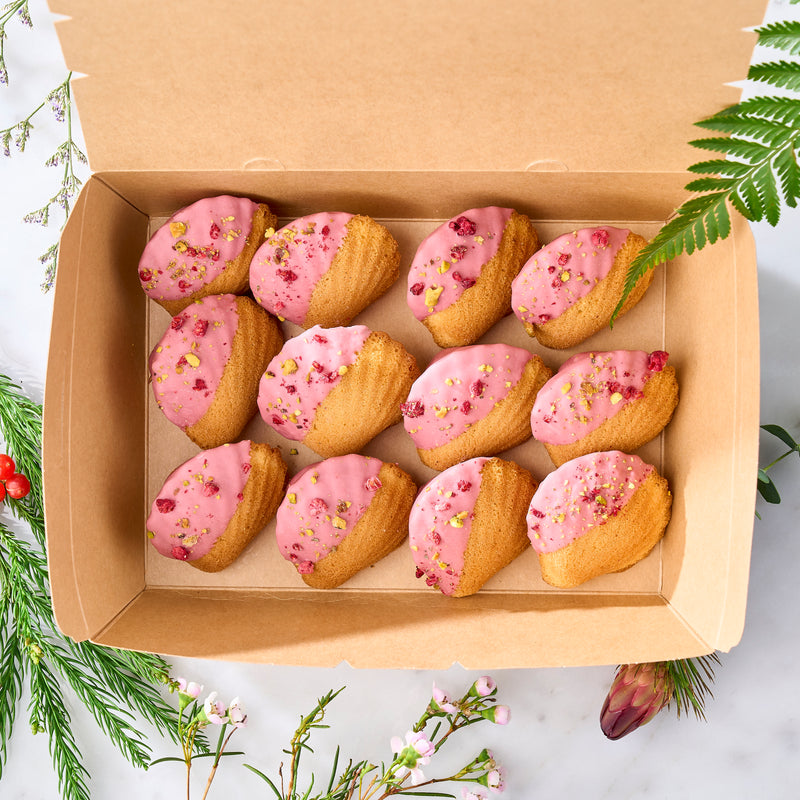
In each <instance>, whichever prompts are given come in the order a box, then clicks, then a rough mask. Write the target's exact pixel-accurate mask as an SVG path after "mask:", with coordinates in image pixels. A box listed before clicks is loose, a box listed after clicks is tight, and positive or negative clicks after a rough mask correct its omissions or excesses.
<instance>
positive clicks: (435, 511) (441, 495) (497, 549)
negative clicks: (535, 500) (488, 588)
mask: <svg viewBox="0 0 800 800" xmlns="http://www.w3.org/2000/svg"><path fill="white" fill-rule="evenodd" d="M535 489H536V482H535V481H534V480H533V478H532V477H531V474H530V473H529V472H528V471H527V470H525V469H523V468H522V467H520V466H518V465H517V464H514V463H513V462H512V461H502V460H501V459H499V458H473V459H471V460H469V461H465V462H464V463H462V464H456V466H454V467H450V469H448V470H445V471H444V472H442V473H440V474H439V475H437V476H436V477H435V478H434V479H433V480H432V481H430V483H428V484H426V485H425V486H424V487H423V488H422V489H421V490H420V493H419V495H418V496H417V499H416V500H415V501H414V505H413V507H412V509H411V516H410V518H409V522H408V541H409V545H410V546H411V553H412V556H413V558H414V563H415V564H416V568H417V570H416V574H417V577H418V578H423V577H424V578H425V582H426V583H427V584H428V586H432V587H434V588H435V589H438V590H439V591H440V592H442V594H446V595H451V596H453V597H466V596H467V595H470V594H475V592H477V591H478V590H479V589H480V588H481V587H482V586H483V585H484V583H486V581H488V580H489V578H491V577H492V576H493V575H494V574H495V573H497V572H499V571H500V570H501V569H502V568H503V567H505V566H507V565H508V564H510V563H511V562H512V561H513V560H514V559H515V558H516V557H517V556H518V555H520V553H522V552H524V551H525V550H526V549H527V547H528V537H527V528H526V525H525V512H526V511H527V509H528V504H529V503H530V498H531V497H532V495H533V493H534V491H535Z"/></svg>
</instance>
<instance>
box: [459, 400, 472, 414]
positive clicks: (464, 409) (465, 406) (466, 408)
mask: <svg viewBox="0 0 800 800" xmlns="http://www.w3.org/2000/svg"><path fill="white" fill-rule="evenodd" d="M470 411H472V405H471V404H470V402H469V400H465V401H464V402H463V403H462V404H461V413H462V414H469V412H470Z"/></svg>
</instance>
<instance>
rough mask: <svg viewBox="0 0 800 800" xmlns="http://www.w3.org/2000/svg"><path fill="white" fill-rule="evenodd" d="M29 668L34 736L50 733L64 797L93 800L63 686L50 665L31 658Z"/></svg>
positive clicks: (52, 752) (59, 785)
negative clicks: (62, 691)
mask: <svg viewBox="0 0 800 800" xmlns="http://www.w3.org/2000/svg"><path fill="white" fill-rule="evenodd" d="M28 668H29V671H30V682H29V685H30V691H31V701H30V703H29V705H28V712H29V716H30V723H31V729H32V730H33V731H34V733H39V732H42V731H47V735H48V739H49V746H50V755H51V757H52V759H53V764H54V766H55V768H56V774H57V775H58V787H59V789H60V791H61V795H62V797H63V799H64V800H89V788H88V787H87V785H86V781H87V780H88V779H89V773H88V772H87V771H86V768H85V767H84V766H83V763H82V762H81V752H80V750H79V749H78V746H77V744H76V743H75V738H74V737H73V735H72V726H71V725H70V717H69V713H68V712H67V709H66V706H65V704H64V697H63V695H62V693H61V687H60V686H59V685H58V682H57V681H56V679H55V676H54V675H53V673H52V672H51V671H50V669H49V668H48V666H47V664H46V663H43V662H41V661H40V660H38V659H30V660H29V662H28Z"/></svg>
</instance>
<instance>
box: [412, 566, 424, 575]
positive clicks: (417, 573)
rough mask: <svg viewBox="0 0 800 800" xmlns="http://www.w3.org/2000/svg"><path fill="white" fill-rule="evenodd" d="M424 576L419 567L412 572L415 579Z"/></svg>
mask: <svg viewBox="0 0 800 800" xmlns="http://www.w3.org/2000/svg"><path fill="white" fill-rule="evenodd" d="M424 574H425V573H424V572H423V571H422V570H421V569H420V568H419V567H417V568H416V569H415V570H414V577H416V578H421V577H422V576H423V575H424Z"/></svg>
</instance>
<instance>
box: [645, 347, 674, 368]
mask: <svg viewBox="0 0 800 800" xmlns="http://www.w3.org/2000/svg"><path fill="white" fill-rule="evenodd" d="M668 358H669V353H666V352H664V351H663V350H653V352H652V353H650V355H649V356H647V369H649V370H650V371H651V372H661V370H662V369H664V367H665V366H666V364H667V359H668Z"/></svg>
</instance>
